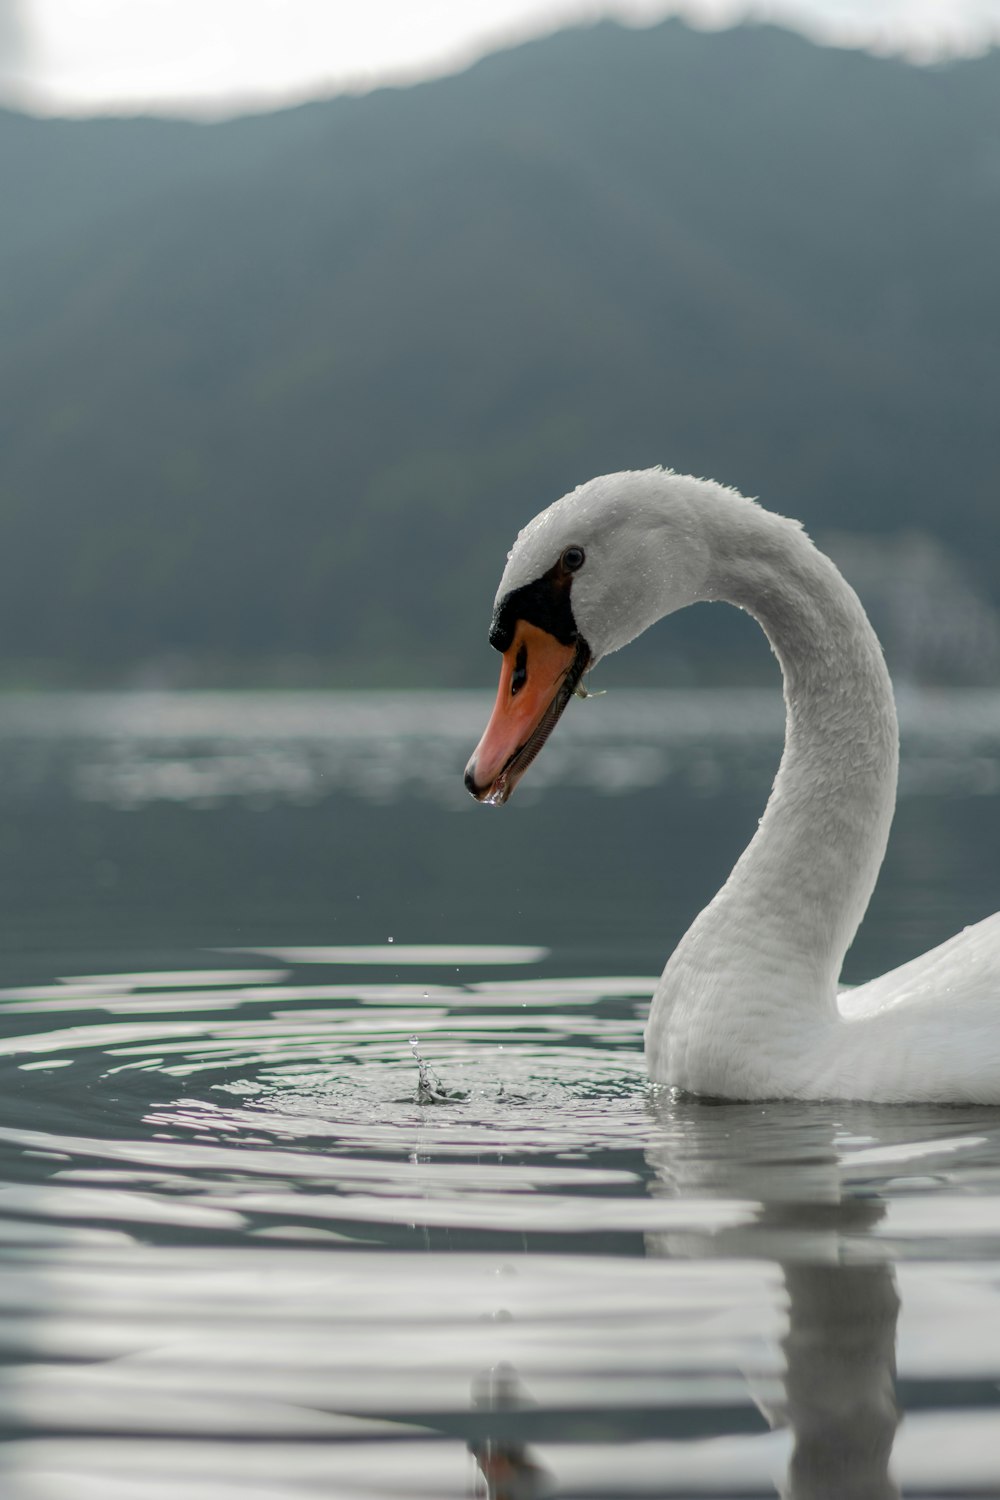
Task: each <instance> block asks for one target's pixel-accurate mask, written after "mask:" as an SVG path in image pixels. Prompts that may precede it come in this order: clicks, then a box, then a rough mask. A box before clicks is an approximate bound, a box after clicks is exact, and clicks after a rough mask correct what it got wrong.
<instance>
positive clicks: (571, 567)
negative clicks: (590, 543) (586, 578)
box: [561, 547, 587, 573]
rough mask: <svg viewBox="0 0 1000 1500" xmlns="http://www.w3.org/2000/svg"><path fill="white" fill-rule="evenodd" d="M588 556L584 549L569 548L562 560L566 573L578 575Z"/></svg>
mask: <svg viewBox="0 0 1000 1500" xmlns="http://www.w3.org/2000/svg"><path fill="white" fill-rule="evenodd" d="M586 555H587V554H586V553H585V552H584V550H583V548H582V547H567V548H566V551H565V552H564V553H563V555H562V559H561V560H562V565H563V567H564V568H565V569H566V572H567V573H576V572H577V571H578V570H579V569H580V568H582V567H583V563H584V559H585V557H586Z"/></svg>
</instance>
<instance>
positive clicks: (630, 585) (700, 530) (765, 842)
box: [465, 469, 1000, 1104]
mask: <svg viewBox="0 0 1000 1500" xmlns="http://www.w3.org/2000/svg"><path fill="white" fill-rule="evenodd" d="M711 599H722V600H727V601H728V602H729V603H731V604H735V605H737V606H738V607H739V608H741V609H745V610H747V611H748V612H749V613H750V614H752V615H753V616H754V617H755V619H756V620H757V621H758V623H759V624H760V625H761V626H762V627H763V629H764V631H765V632H766V634H767V636H768V639H769V640H770V642H771V646H772V649H773V650H774V652H775V655H776V656H777V658H778V660H779V662H780V664H781V670H782V674H783V677H784V687H785V705H786V716H787V718H786V730H785V749H784V754H783V756H782V759H781V765H780V767H779V770H778V774H777V777H776V779H775V782H774V788H773V790H772V792H771V796H770V799H769V801H768V804H767V808H766V810H765V813H764V816H763V818H762V819H761V822H760V826H759V828H758V830H757V833H756V834H755V836H754V838H753V839H752V841H751V843H750V844H749V846H748V847H747V849H746V850H745V851H744V853H743V854H742V856H741V857H740V859H739V860H738V861H737V864H736V866H735V868H734V869H733V872H732V874H731V875H730V877H729V879H728V880H727V881H726V884H725V885H724V886H723V887H722V890H721V891H720V892H719V893H718V895H717V896H716V897H715V899H714V900H713V901H712V902H711V903H710V904H709V905H708V906H707V907H706V908H705V910H704V911H703V912H702V913H701V914H700V916H698V917H697V919H696V920H695V922H694V923H693V924H692V926H691V928H690V929H689V931H688V932H687V933H686V935H685V936H684V938H683V939H682V941H681V942H680V944H679V945H678V947H677V949H676V950H675V952H674V953H673V955H672V956H671V958H670V959H669V961H668V963H667V966H666V968H665V969H664V971H663V975H662V977H661V979H660V982H659V984H658V986H657V989H656V993H655V995H654V997H653V1004H652V1009H651V1011H650V1016H649V1022H648V1025H647V1029H646V1057H647V1062H648V1066H649V1071H650V1074H651V1076H652V1077H653V1079H654V1080H656V1081H657V1082H660V1083H664V1084H670V1085H673V1086H675V1087H678V1088H681V1089H685V1090H688V1091H690V1092H691V1093H695V1094H704V1095H713V1096H716V1097H721V1098H730V1099H766V1098H796V1099H863V1100H870V1101H872V1102H878V1103H895V1102H901V1101H925V1102H936V1103H949V1102H950V1103H954V1102H977V1103H991V1104H1000V913H998V914H997V915H996V916H993V917H989V918H987V920H986V921H983V922H980V923H978V925H976V926H975V927H969V928H966V930H965V931H964V932H962V933H960V934H959V935H958V936H957V937H954V938H952V939H950V941H948V942H946V943H944V944H942V945H941V947H939V948H935V949H934V950H933V951H932V952H930V953H927V954H924V955H923V956H922V957H921V958H918V959H915V960H914V961H913V962H912V963H908V964H904V965H903V966H902V967H901V968H899V969H895V970H894V971H893V972H892V973H889V974H885V975H883V976H882V977H881V978H880V979H875V980H872V981H871V982H870V983H869V984H866V985H863V986H861V987H860V988H858V989H854V990H851V991H848V992H843V993H841V994H839V995H838V993H837V981H838V977H839V974H840V968H841V963H842V961H843V957H844V954H845V953H846V951H847V948H848V946H849V945H850V942H851V940H852V938H853V936H854V933H855V931H856V930H857V927H858V923H859V922H860V920H861V917H862V915H863V914H864V910H865V907H866V906H867V904H868V899H869V897H870V895H871V891H872V888H873V886H874V884H875V879H876V876H877V874H878V869H879V866H880V864H881V862H882V856H883V853H884V852H885V845H886V839H887V837H888V833H889V824H890V822H891V819H892V813H893V807H894V804H895V794H896V767H897V758H898V734H897V729H896V713H895V707H894V704H893V697H892V687H891V685H890V682H889V676H888V673H887V671H886V668H885V663H884V661H883V659H882V652H881V649H880V647H879V643H878V640H877V639H876V636H875V633H874V631H873V630H872V628H871V626H870V624H869V623H868V619H867V617H866V615H865V613H864V610H863V609H862V607H861V604H860V603H859V601H858V599H857V596H856V595H855V593H854V592H853V590H852V589H851V588H850V587H849V586H848V584H847V583H846V582H845V581H844V579H843V578H842V577H841V575H840V574H839V573H838V572H837V569H836V568H835V567H834V565H833V563H832V562H830V560H829V558H827V557H825V556H824V555H823V554H822V553H821V552H819V551H817V549H816V548H815V547H814V546H813V545H812V543H811V542H810V541H809V539H808V537H807V536H806V535H805V533H804V532H803V531H802V529H801V527H800V526H799V524H798V523H797V522H795V521H789V520H786V519H785V518H784V517H782V516H777V515H774V514H772V513H771V512H770V511H767V510H764V509H763V508H762V507H761V506H759V505H757V504H756V503H755V502H754V501H752V500H747V499H746V498H744V496H742V495H740V494H738V493H737V492H736V491H735V490H731V489H726V488H724V487H723V486H721V485H718V484H715V483H713V482H711V481H709V480H701V479H693V478H691V477H690V476H687V475H678V474H674V473H671V472H670V471H667V470H661V469H650V470H645V471H641V472H637V473H623V474H611V475H606V476H604V477H602V478H599V479H593V480H591V481H590V482H589V483H588V484H585V485H582V486H581V487H580V488H579V489H577V490H575V491H574V492H573V493H572V494H570V495H567V496H565V497H564V498H563V499H562V500H558V501H557V502H556V503H555V504H554V505H551V506H549V508H548V509H547V510H545V511H543V512H542V513H541V514H540V515H538V516H536V517H535V519H534V520H533V521H532V522H531V523H530V524H529V525H528V526H526V527H525V529H524V530H523V531H522V532H521V533H520V535H519V536H518V538H517V541H516V543H515V545H514V548H513V551H512V552H511V553H510V554H509V557H508V560H507V566H506V569H505V570H504V574H503V578H502V579H501V582H500V588H499V590H498V592H497V597H496V606H495V611H494V616H493V624H492V628H491V631H490V640H491V642H492V644H493V645H494V646H496V647H497V649H498V650H500V651H502V652H503V665H502V669H501V674H500V689H499V693H498V696H497V702H496V706H495V708H494V711H493V715H492V717H491V719H490V722H489V724H488V726H487V728H486V732H485V733H484V735H483V737H482V739H481V741H480V743H479V745H478V747H477V749H476V751H475V753H474V754H473V756H472V759H471V760H470V762H469V765H468V768H467V770H466V778H465V779H466V785H467V786H468V788H469V790H470V791H471V792H472V795H473V796H474V797H476V798H478V799H479V800H480V801H492V802H503V801H505V800H506V799H507V797H508V796H509V795H510V793H511V791H512V790H513V787H514V785H515V784H516V782H517V781H518V779H519V778H520V776H521V775H522V774H523V773H524V771H525V770H526V769H527V767H528V766H529V765H530V763H531V761H532V760H533V759H534V757H535V756H536V755H537V754H538V751H539V750H540V749H541V747H542V744H543V743H544V741H545V738H546V736H547V735H548V734H549V732H550V731H551V729H552V727H553V726H554V724H555V722H556V720H557V719H558V717H559V715H560V713H561V712H562V710H563V709H564V708H565V706H566V704H567V702H568V701H569V699H570V697H571V696H572V694H573V692H574V690H578V689H579V685H580V680H581V678H582V675H583V673H584V671H585V670H586V669H587V668H588V667H589V666H592V665H593V664H594V663H595V662H596V661H598V660H599V659H600V658H601V657H602V656H606V655H607V654H608V653H609V652H611V651H616V650H618V649H619V647H621V646H624V645H627V643H628V642H629V641H631V640H633V639H634V638H635V637H636V636H637V635H639V634H640V633H641V632H642V631H643V630H645V629H646V628H647V627H648V626H649V625H651V624H653V622H654V621H655V620H658V619H660V618H661V617H662V616H663V615H667V614H670V613H672V612H673V611H674V610H677V609H680V608H682V607H683V606H684V605H686V604H692V603H694V602H696V601H698V600H711Z"/></svg>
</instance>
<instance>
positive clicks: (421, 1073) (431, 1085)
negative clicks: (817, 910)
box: [389, 938, 467, 1104]
mask: <svg viewBox="0 0 1000 1500" xmlns="http://www.w3.org/2000/svg"><path fill="white" fill-rule="evenodd" d="M389 941H390V942H391V941H392V939H391V938H390V939H389ZM410 1051H411V1052H412V1053H413V1057H414V1061H415V1062H416V1064H417V1095H416V1101H417V1103H418V1104H454V1103H456V1102H458V1101H460V1100H462V1099H465V1098H466V1097H467V1095H465V1094H463V1093H462V1092H461V1091H460V1090H458V1089H449V1088H447V1087H446V1086H445V1085H444V1084H443V1083H442V1082H441V1080H440V1078H439V1077H438V1076H437V1074H436V1073H435V1072H434V1070H433V1068H432V1067H431V1065H430V1063H428V1062H425V1061H424V1059H423V1058H422V1057H421V1056H420V1038H419V1037H417V1036H411V1037H410Z"/></svg>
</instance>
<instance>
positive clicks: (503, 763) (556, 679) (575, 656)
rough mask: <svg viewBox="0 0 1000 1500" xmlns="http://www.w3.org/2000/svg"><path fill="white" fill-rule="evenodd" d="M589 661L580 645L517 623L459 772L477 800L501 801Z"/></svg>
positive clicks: (552, 725)
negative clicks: (486, 714)
mask: <svg viewBox="0 0 1000 1500" xmlns="http://www.w3.org/2000/svg"><path fill="white" fill-rule="evenodd" d="M589 659H590V653H589V651H588V650H587V648H586V646H585V645H584V643H583V641H578V642H576V644H574V645H572V646H564V645H563V643H562V642H561V641H558V640H556V638H555V636H554V635H550V634H549V632H548V631H547V630H542V629H540V628H539V626H537V625H529V624H528V623H527V621H525V620H519V621H518V623H517V628H516V629H515V631H514V639H513V641H512V642H511V644H510V645H509V646H508V648H507V650H506V651H505V652H504V653H503V665H502V667H501V668H500V688H499V691H498V692H497V701H496V703H495V704H494V707H493V713H492V714H491V715H490V722H489V723H488V724H487V726H486V732H485V733H484V735H483V737H482V739H481V740H480V741H479V744H478V745H477V746H476V748H475V751H474V752H473V755H472V759H471V760H470V761H469V764H468V766H467V767H466V771H465V785H466V786H467V787H468V789H469V791H470V792H471V793H472V795H473V797H475V799H476V801H477V802H506V801H507V798H508V797H509V796H510V794H511V792H512V791H513V790H514V787H515V786H516V785H517V783H518V781H520V779H521V777H522V776H523V775H524V773H525V771H526V770H527V769H528V767H529V766H530V765H531V762H532V761H533V760H534V758H535V756H536V755H537V754H538V752H539V750H541V748H542V746H543V745H544V743H545V741H546V740H547V739H548V737H549V735H550V734H551V732H552V730H553V729H554V728H555V725H556V721H557V720H558V718H559V715H560V714H561V713H562V711H563V709H564V708H565V707H566V704H567V703H568V702H569V700H570V698H571V697H572V696H573V693H574V692H575V690H576V686H577V684H578V682H579V681H580V678H581V677H582V676H583V673H584V670H585V669H586V667H587V664H588V662H589Z"/></svg>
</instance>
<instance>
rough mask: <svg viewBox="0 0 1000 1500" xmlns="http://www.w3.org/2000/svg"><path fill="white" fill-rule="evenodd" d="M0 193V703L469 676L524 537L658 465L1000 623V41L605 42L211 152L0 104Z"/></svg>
mask: <svg viewBox="0 0 1000 1500" xmlns="http://www.w3.org/2000/svg"><path fill="white" fill-rule="evenodd" d="M0 202H2V203H3V204H4V205H5V209H4V213H3V215H2V221H0V649H2V652H3V655H4V659H5V660H6V662H7V677H8V679H10V678H11V677H17V676H19V675H20V676H21V677H23V676H24V675H25V674H26V673H32V672H33V673H35V674H36V676H37V675H41V676H46V675H48V676H54V675H58V676H59V677H60V678H61V680H79V681H95V680H101V679H108V678H114V677H115V676H119V675H122V674H128V673H134V672H135V670H136V669H137V667H138V666H139V664H141V663H142V662H144V661H147V660H149V659H150V658H162V657H165V656H175V657H180V658H181V659H182V660H183V661H184V662H186V663H188V664H189V666H190V669H191V670H192V671H201V672H203V673H204V674H205V675H206V676H211V675H212V674H213V673H214V674H215V675H216V676H220V675H221V676H227V677H229V678H232V679H234V680H235V679H236V678H241V677H242V678H244V679H246V680H253V679H254V678H255V677H260V676H262V675H268V674H273V673H274V672H275V671H276V670H277V666H276V663H278V662H279V661H281V660H288V659H295V658H304V659H306V661H307V662H316V663H318V664H319V665H318V666H317V667H316V668H315V670H316V671H318V672H320V673H321V674H323V675H325V676H326V677H327V678H328V679H329V680H333V681H353V682H365V681H378V682H386V681H390V682H399V683H410V682H413V683H432V682H439V683H447V682H462V681H465V682H476V681H486V680H489V679H490V677H491V676H492V673H493V662H492V660H491V658H490V656H489V653H488V651H487V649H486V648H485V646H484V639H485V630H486V626H487V623H488V617H489V611H490V605H491V601H492V596H493V591H494V588H495V586H496V581H497V578H498V576H499V571H500V568H501V565H502V562H503V558H504V555H505V552H506V549H507V547H508V546H509V544H510V541H511V540H512V537H513V535H514V532H515V531H516V529H517V527H518V526H519V525H520V524H522V523H523V522H524V521H525V520H526V519H527V518H528V517H530V516H531V515H532V514H533V513H534V512H535V510H537V509H538V508H539V507H540V506H541V505H542V504H544V503H546V502H547V501H548V500H550V499H552V498H555V497H556V496H557V495H559V494H561V493H562V492H563V491H565V490H566V489H568V488H570V487H572V486H573V485H574V484H576V483H578V482H579V481H580V480H582V479H585V478H587V477H589V476H590V475H591V474H593V473H598V472H602V471H607V470H609V469H616V468H623V467H639V466H644V465H647V464H652V463H665V464H669V465H671V466H672V467H674V468H678V469H689V470H693V471H695V472H698V473H708V474H712V475H713V476H715V477H717V478H719V479H723V480H725V481H727V482H730V483H733V484H736V485H737V486H738V487H739V488H741V489H743V490H744V491H745V492H747V493H750V494H759V495H760V496H761V497H762V498H763V499H764V500H765V502H766V503H767V504H769V505H771V506H772V507H774V508H776V509H779V510H785V511H788V512H790V513H792V514H795V515H798V516H801V517H802V518H803V519H804V520H805V522H806V524H807V525H808V526H809V527H810V528H811V529H813V530H814V531H817V532H819V531H824V530H835V531H838V532H853V533H857V532H862V533H864V532H874V533H892V532H896V531H900V530H909V529H916V530H918V531H921V532H923V533H926V534H928V535H929V536H930V537H931V538H933V539H935V541H936V543H939V544H943V545H944V546H945V547H946V548H947V549H948V552H949V555H951V556H954V557H955V558H956V559H957V560H958V561H959V562H960V563H963V564H964V565H965V568H966V572H967V575H968V577H969V579H970V580H971V583H972V585H973V586H974V587H975V588H977V589H978V590H979V591H981V592H983V593H984V594H985V595H986V596H987V597H988V598H990V599H992V600H993V601H994V602H996V601H997V600H998V599H1000V582H998V580H1000V567H998V564H1000V504H998V489H997V475H998V473H1000V420H998V418H997V368H998V332H997V331H998V328H1000V277H998V276H997V270H996V266H997V256H998V248H997V247H998V245H1000V53H992V54H990V55H989V56H987V57H985V58H982V59H980V60H976V61H969V62H963V63H961V64H956V65H952V66H949V67H939V68H914V67H911V66H908V65H906V64H904V63H901V62H897V61H891V60H884V59H875V58H872V57H870V56H867V55H864V54H861V53H854V52H847V51H839V50H833V49H826V48H821V47H817V46H815V45H813V44H811V43H810V42H807V41H806V40H804V39H802V38H800V37H798V36H796V35H793V34H791V33H787V32H783V31H780V30H776V29H773V28H770V27H746V28H739V29H736V30H733V31H728V32H723V33H715V34H704V33H699V32H696V31H693V30H689V29H687V28H686V27H685V26H684V25H683V24H681V23H679V22H677V21H668V22H666V23H665V24H663V25H661V26H657V27H655V28H653V29H651V30H632V29H627V28H623V27H620V26H617V25H615V24H611V23H605V24H601V25H598V26H595V27H592V28H587V29H580V30H572V31H566V32H562V33H559V34H557V35H555V36H552V37H550V38H548V39H546V40H543V41H536V42H532V43H530V44H528V45H525V46H522V47H518V48H515V49H513V50H511V51H507V52H504V53H501V54H499V55H496V56H493V57H491V58H488V59H486V60H485V61H484V62H481V63H479V64H478V65H477V66H475V67H473V68H471V69H469V70H468V71H467V72H465V73H463V74H461V75H459V76H457V77H454V78H449V79H445V80H441V81H436V82H433V83H428V84H424V85H421V86H419V87H415V88H409V89H401V90H382V91H379V92H376V93H373V94H370V95H368V96H366V97H363V98H350V99H349V98H344V99H336V100H332V101H329V102H325V103H321V104H313V105H309V106H306V107H303V108H298V109H294V110H289V111H285V112H282V113H278V114H271V115H267V116H260V117H254V118H249V119H242V120H236V121H232V122H227V123H223V124H213V125H203V124H198V125H196V124H186V123H179V122H176V121H155V120H147V119H138V120H116V121H108V120H101V121H93V122H78V121H75V122H65V121H45V120H35V119H29V118H25V117H21V116H17V115H14V114H0ZM698 613H699V614H704V615H705V616H706V618H699V619H698V620H697V622H696V629H695V635H694V636H690V639H692V640H693V639H695V638H697V639H700V640H702V641H704V642H705V649H706V651H709V652H712V651H715V652H716V653H718V652H720V651H721V650H722V649H723V647H726V648H727V649H729V648H730V646H731V645H732V643H733V642H735V643H736V645H735V646H734V647H733V649H737V650H738V651H742V650H743V649H744V648H743V644H742V642H743V640H744V637H743V635H742V634H740V633H739V632H738V631H737V634H736V635H733V633H732V628H731V626H730V625H728V624H726V623H725V622H723V623H719V622H718V621H716V620H715V616H716V615H719V614H725V613H726V612H722V611H714V612H703V611H699V612H698ZM709 613H711V615H712V620H711V622H709V621H708V620H707V616H708V614H709ZM677 631H678V627H676V626H675V627H674V636H673V637H672V638H673V639H675V640H677V641H680V642H683V641H686V640H687V639H688V636H685V634H684V632H683V630H681V631H680V633H679V634H678V633H677ZM688 635H690V632H689V633H688ZM630 655H632V654H631V653H630ZM649 659H650V658H649V651H648V650H647V652H646V653H645V655H644V653H643V652H642V651H641V650H640V651H638V652H637V653H636V654H635V656H634V657H633V662H634V667H635V670H636V671H638V672H642V671H644V670H646V669H647V667H646V665H645V664H646V663H648V661H649ZM306 670H313V669H312V668H308V667H307V669H306Z"/></svg>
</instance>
